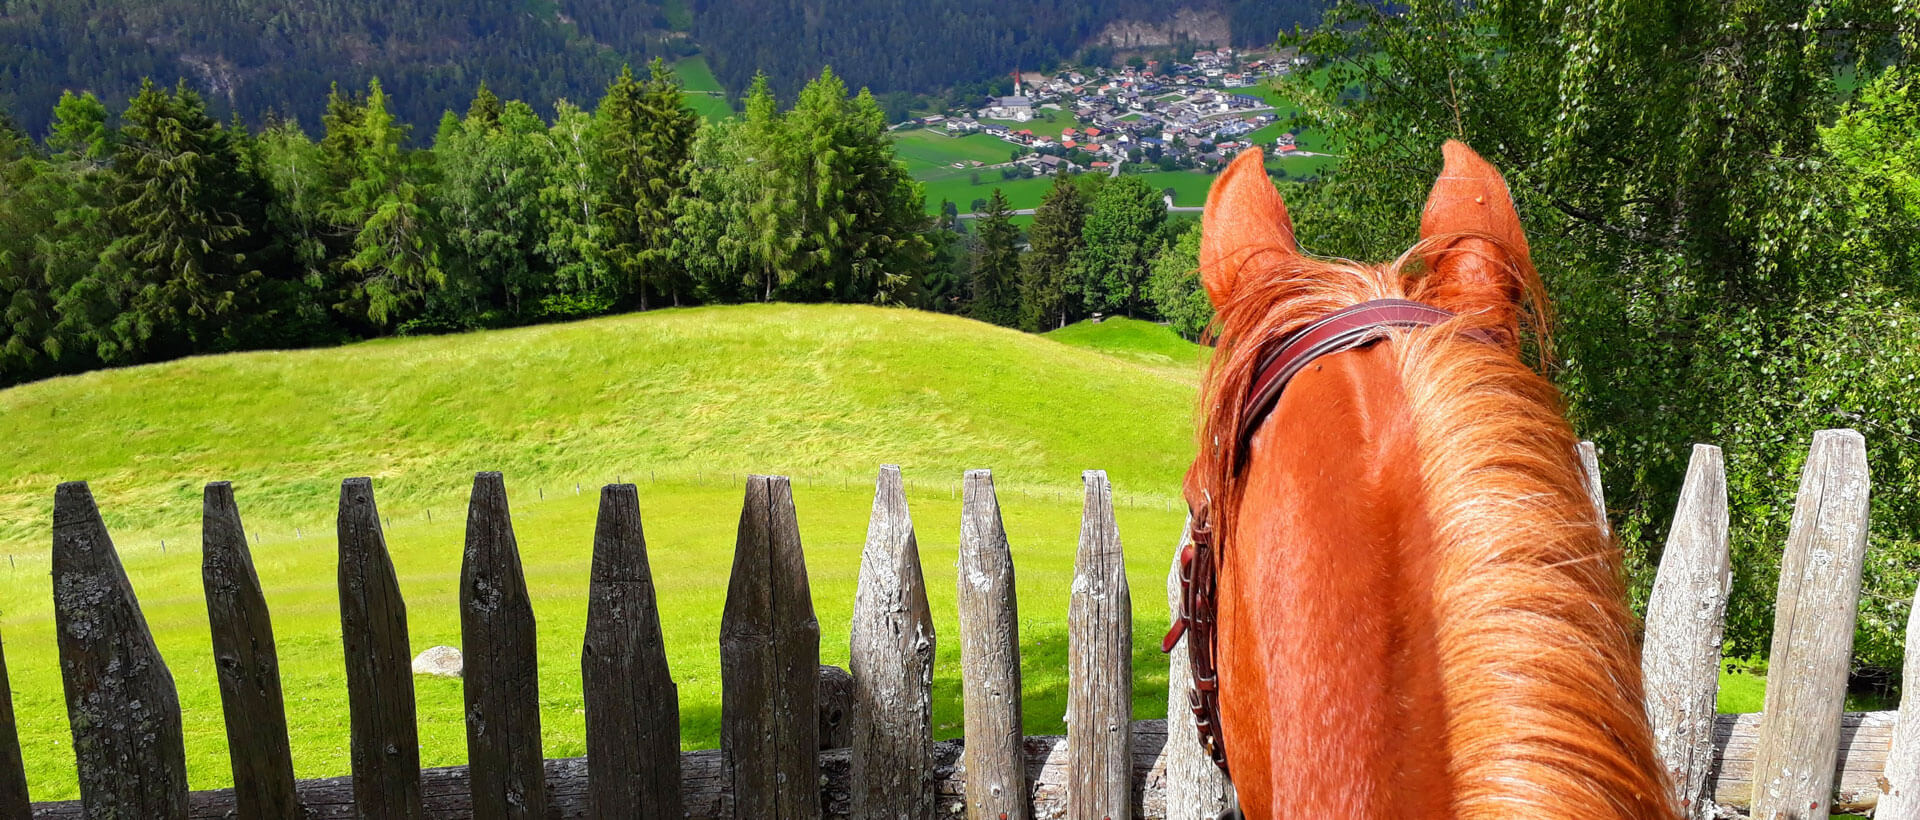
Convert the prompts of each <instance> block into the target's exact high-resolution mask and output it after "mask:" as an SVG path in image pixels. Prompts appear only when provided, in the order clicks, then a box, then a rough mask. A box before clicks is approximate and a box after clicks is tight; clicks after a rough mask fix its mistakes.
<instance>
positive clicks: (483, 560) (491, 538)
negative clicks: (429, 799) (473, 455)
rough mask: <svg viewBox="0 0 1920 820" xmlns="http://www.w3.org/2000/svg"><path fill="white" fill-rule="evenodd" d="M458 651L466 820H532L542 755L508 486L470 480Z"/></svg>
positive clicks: (484, 477)
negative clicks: (469, 794)
mask: <svg viewBox="0 0 1920 820" xmlns="http://www.w3.org/2000/svg"><path fill="white" fill-rule="evenodd" d="M460 654H461V656H462V658H463V659H464V661H465V664H464V666H463V669H462V675H461V678H462V682H463V684H464V689H465V694H466V706H467V766H468V770H469V775H470V776H471V777H472V779H473V785H472V789H473V816H474V817H475V818H478V819H479V820H530V819H532V818H541V817H545V816H546V813H547V788H546V779H545V776H544V775H543V774H542V770H541V761H542V760H543V759H544V755H542V753H541V749H540V664H539V660H538V652H537V649H536V647H535V646H534V623H533V601H532V600H531V599H530V598H528V597H527V580H526V576H525V574H524V573H523V572H522V570H521V568H520V543H519V540H518V539H517V538H515V537H514V534H513V515H512V513H511V512H510V511H509V510H508V507H507V486H506V482H505V480H504V479H502V478H501V475H500V474H499V473H496V472H483V473H480V474H478V475H475V476H474V477H473V495H472V497H471V498H470V500H469V501H468V502H467V549H466V552H465V554H464V555H463V556H462V560H461V563H460Z"/></svg>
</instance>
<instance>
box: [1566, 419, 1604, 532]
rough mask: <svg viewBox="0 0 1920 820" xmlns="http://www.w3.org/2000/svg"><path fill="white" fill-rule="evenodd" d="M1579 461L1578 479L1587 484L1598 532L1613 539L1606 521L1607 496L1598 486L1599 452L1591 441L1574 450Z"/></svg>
mask: <svg viewBox="0 0 1920 820" xmlns="http://www.w3.org/2000/svg"><path fill="white" fill-rule="evenodd" d="M1574 452H1575V454H1576V455H1578V456H1579V459H1580V477H1581V478H1582V479H1585V480H1586V483H1587V498H1588V499H1589V500H1591V501H1592V502H1593V514H1594V515H1595V516H1598V517H1599V519H1600V532H1601V533H1602V534H1604V535H1606V536H1607V537H1608V538H1612V537H1613V523H1612V522H1610V521H1608V520H1607V494H1606V491H1605V490H1604V489H1602V488H1601V486H1600V451H1599V449H1598V448H1596V447H1594V446H1593V442H1591V441H1583V442H1580V446H1579V447H1576V448H1574Z"/></svg>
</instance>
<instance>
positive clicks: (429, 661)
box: [413, 646, 464, 678]
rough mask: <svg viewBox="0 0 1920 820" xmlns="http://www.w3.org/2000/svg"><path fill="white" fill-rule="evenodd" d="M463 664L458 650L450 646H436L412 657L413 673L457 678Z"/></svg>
mask: <svg viewBox="0 0 1920 820" xmlns="http://www.w3.org/2000/svg"><path fill="white" fill-rule="evenodd" d="M463 666H464V663H463V661H462V660H461V658H460V650H458V649H455V648H453V647H451V646H436V647H433V648H432V649H428V650H427V651H425V652H422V653H420V657H417V658H414V659H413V674H416V675H432V676H434V677H436V678H457V677H460V671H461V669H462V667H463Z"/></svg>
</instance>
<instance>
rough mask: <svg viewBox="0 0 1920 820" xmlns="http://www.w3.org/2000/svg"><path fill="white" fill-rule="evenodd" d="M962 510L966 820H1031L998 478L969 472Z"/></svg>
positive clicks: (1009, 562) (1016, 628)
mask: <svg viewBox="0 0 1920 820" xmlns="http://www.w3.org/2000/svg"><path fill="white" fill-rule="evenodd" d="M963 495H964V498H963V499H962V500H961V502H960V565H959V572H957V573H956V575H957V576H958V581H959V587H960V595H959V602H960V678H961V682H962V687H963V693H962V694H963V698H964V702H963V704H962V708H961V718H962V720H963V722H964V723H965V725H966V739H967V742H966V746H965V747H964V749H963V751H962V754H963V755H964V756H965V765H966V769H967V788H966V795H965V800H966V804H967V820H1003V819H1004V820H1029V818H1030V817H1031V816H1032V813H1033V803H1032V801H1030V800H1029V799H1028V797H1027V756H1026V750H1025V748H1024V747H1023V746H1022V745H1021V740H1022V729H1021V715H1020V703H1021V700H1020V611H1019V602H1018V600H1017V596H1016V595H1015V594H1014V586H1013V553H1012V550H1011V548H1009V547H1008V545H1007V530H1006V527H1005V526H1004V525H1003V524H1002V523H1001V521H1000V501H999V499H998V498H997V497H996V496H995V495H994V491H993V472H992V471H990V470H968V471H967V475H966V479H965V490H964V493H963Z"/></svg>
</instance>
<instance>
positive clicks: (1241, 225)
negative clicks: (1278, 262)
mask: <svg viewBox="0 0 1920 820" xmlns="http://www.w3.org/2000/svg"><path fill="white" fill-rule="evenodd" d="M1262 253H1279V254H1284V255H1287V256H1293V255H1297V254H1299V253H1300V248H1299V246H1298V245H1297V244H1295V243H1294V241H1293V220H1292V219H1289V218H1288V217H1287V203H1286V202H1285V201H1283V200H1281V199H1280V191H1279V190H1277V189H1275V188H1274V187H1273V182H1272V180H1269V179H1267V166H1266V161H1265V159H1264V158H1263V157H1262V156H1261V153H1260V151H1259V149H1249V150H1247V151H1243V152H1241V153H1240V157H1239V158H1238V159H1235V160H1234V161H1233V164H1232V165H1229V166H1227V170H1226V171H1225V172H1224V173H1222V174H1221V175H1220V178H1219V179H1216V180H1214V181H1213V189H1212V190H1211V191H1209V192H1207V209H1206V214H1205V216H1204V217H1202V219H1201V225H1200V282H1201V284H1203V285H1205V286H1206V288H1207V296H1208V297H1210V298H1212V299H1213V306H1214V307H1215V308H1218V307H1221V306H1222V305H1225V304H1226V303H1227V300H1229V299H1231V298H1233V291H1234V288H1235V287H1236V286H1237V285H1238V284H1239V280H1240V272H1241V270H1242V268H1244V267H1245V266H1246V264H1247V262H1248V261H1249V260H1251V259H1252V258H1253V257H1255V256H1258V255H1260V254H1262Z"/></svg>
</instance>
